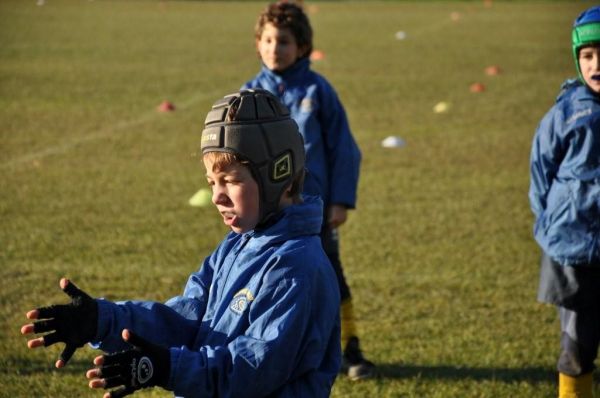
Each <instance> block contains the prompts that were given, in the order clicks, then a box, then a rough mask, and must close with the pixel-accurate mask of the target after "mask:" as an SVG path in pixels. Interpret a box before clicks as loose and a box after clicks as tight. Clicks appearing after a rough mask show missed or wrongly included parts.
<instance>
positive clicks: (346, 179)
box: [242, 58, 361, 209]
mask: <svg viewBox="0 0 600 398" xmlns="http://www.w3.org/2000/svg"><path fill="white" fill-rule="evenodd" d="M248 88H262V89H265V90H268V91H270V92H271V93H273V95H275V96H277V97H278V98H279V100H280V101H281V102H283V103H284V104H285V105H286V106H287V107H288V108H289V110H290V112H291V116H292V119H294V120H295V121H296V123H298V127H299V129H300V133H301V134H302V137H303V138H304V148H305V150H306V168H307V169H308V173H307V175H306V179H305V181H304V193H305V194H308V195H319V196H321V198H322V199H323V202H324V205H325V207H328V206H330V205H334V204H338V205H344V206H346V207H347V208H351V209H353V208H355V207H356V191H357V187H358V174H359V168H360V160H361V154H360V150H359V149H358V146H357V145H356V142H355V141H354V138H353V137H352V133H351V131H350V126H349V124H348V119H347V117H346V112H345V110H344V107H343V106H342V104H341V102H340V100H339V99H338V96H337V94H336V92H335V90H334V89H333V87H332V86H331V85H330V84H329V83H328V82H327V80H325V78H324V77H323V76H321V75H319V74H318V73H316V72H314V71H312V70H310V60H309V59H308V58H301V59H300V60H298V61H297V62H296V63H295V64H294V65H292V66H291V67H290V68H289V69H287V70H285V71H284V72H283V73H280V74H279V73H275V72H273V71H271V70H269V68H267V67H266V66H265V65H263V66H262V69H261V71H260V73H259V74H258V75H256V77H255V78H254V79H252V80H250V81H249V82H247V83H246V84H244V85H243V86H242V89H248Z"/></svg>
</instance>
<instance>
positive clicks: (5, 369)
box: [0, 358, 94, 376]
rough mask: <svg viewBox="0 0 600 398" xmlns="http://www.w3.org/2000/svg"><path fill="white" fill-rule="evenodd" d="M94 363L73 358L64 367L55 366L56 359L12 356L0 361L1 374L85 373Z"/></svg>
mask: <svg viewBox="0 0 600 398" xmlns="http://www.w3.org/2000/svg"><path fill="white" fill-rule="evenodd" d="M93 367H94V365H93V364H92V361H91V359H90V360H83V359H79V360H78V359H71V360H70V361H69V363H67V366H65V367H64V368H62V369H57V368H55V367H54V360H52V361H49V362H48V363H46V362H41V361H39V360H31V359H26V358H12V359H11V360H8V361H2V362H0V375H1V374H6V375H22V376H28V375H34V374H49V373H53V372H56V373H57V374H71V375H85V372H86V371H87V370H88V369H91V368H93Z"/></svg>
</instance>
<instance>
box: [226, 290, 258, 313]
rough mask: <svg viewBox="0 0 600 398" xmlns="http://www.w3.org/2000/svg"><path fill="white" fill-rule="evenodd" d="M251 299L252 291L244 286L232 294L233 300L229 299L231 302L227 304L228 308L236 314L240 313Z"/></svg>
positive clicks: (252, 298) (252, 297)
mask: <svg viewBox="0 0 600 398" xmlns="http://www.w3.org/2000/svg"><path fill="white" fill-rule="evenodd" d="M253 300H254V296H253V295H252V292H250V290H248V289H246V288H244V289H242V290H240V291H239V292H237V293H236V294H235V295H234V296H233V300H231V304H229V309H230V310H231V311H233V312H235V313H236V314H238V315H241V314H242V313H243V312H244V311H245V310H246V308H248V305H249V304H250V302H252V301H253Z"/></svg>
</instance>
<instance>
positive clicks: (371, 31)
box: [0, 0, 593, 398]
mask: <svg viewBox="0 0 600 398" xmlns="http://www.w3.org/2000/svg"><path fill="white" fill-rule="evenodd" d="M307 5H308V6H309V10H310V17H311V20H312V22H313V27H314V29H315V48H317V49H320V50H322V51H323V52H324V53H325V59H324V60H322V61H319V62H318V63H315V64H314V68H315V69H316V70H318V71H319V72H322V73H323V74H324V75H325V76H326V77H328V79H329V80H330V81H331V82H332V83H333V84H334V86H335V87H336V88H337V89H338V92H339V94H340V96H341V98H342V100H343V102H344V104H345V106H346V108H347V112H348V114H349V118H350V122H351V125H352V128H353V131H354V134H355V136H356V139H357V140H358V142H359V144H360V146H361V149H362V152H363V166H362V171H361V183H360V192H359V202H358V210H357V211H355V212H353V213H352V214H351V217H350V220H349V222H348V223H347V225H346V226H344V227H343V229H342V230H341V233H342V255H343V262H344V267H345V269H346V272H347V278H348V281H349V283H350V285H351V287H352V291H353V295H354V299H355V308H356V311H357V315H358V318H359V319H358V320H359V324H358V326H359V330H360V334H361V337H362V343H363V346H364V350H365V353H366V355H367V356H368V358H370V359H371V360H373V361H374V362H376V363H377V365H378V370H379V377H378V378H376V379H374V380H371V381H366V382H361V383H351V382H349V381H348V380H347V379H345V378H343V377H340V378H339V379H338V381H336V384H335V386H334V389H333V394H332V396H333V397H415V398H416V397H444V398H447V397H528V398H529V397H549V396H552V395H553V394H554V392H555V389H556V381H555V378H556V376H555V373H554V370H553V368H554V363H555V359H556V355H557V348H558V322H557V320H556V316H555V311H554V309H553V308H551V307H547V306H542V305H540V304H538V303H536V301H535V291H536V287H537V271H538V265H537V261H538V249H537V246H536V245H535V243H534V242H533V239H532V237H531V223H532V217H531V214H530V211H529V207H528V202H527V189H528V156H529V148H530V142H531V138H532V134H533V131H534V129H535V127H536V125H537V123H538V121H539V119H540V118H541V117H542V115H543V114H544V113H545V112H546V111H547V109H548V108H549V107H550V106H551V104H552V102H553V98H554V97H555V95H556V93H557V92H558V87H559V85H560V84H561V82H562V81H563V80H564V79H565V78H567V77H570V76H572V75H573V74H574V68H573V62H572V60H571V58H570V45H569V38H570V36H569V30H570V26H571V23H572V20H573V19H574V18H575V17H576V15H577V14H578V13H579V12H580V11H582V10H583V9H585V8H587V7H589V6H591V5H593V2H591V1H580V2H577V1H570V2H556V1H552V2H540V1H534V2H497V1H495V2H493V3H491V6H486V4H485V3H484V2H483V1H470V2H399V3H394V2H382V3H378V2H351V3H344V2H333V3H327V2H319V3H311V2H308V3H307ZM263 6H264V3H251V2H243V3H235V2H226V3H209V2H191V1H181V2H171V1H168V2H160V1H113V2H109V1H88V0H80V1H75V0H73V1H66V0H65V1H59V0H46V2H45V4H44V5H43V6H38V5H37V4H36V0H27V1H24V0H3V1H2V2H0V178H1V181H2V188H1V190H0V220H1V225H2V227H1V228H0V278H1V280H2V285H1V289H0V386H1V388H0V396H2V397H42V396H49V397H50V396H52V397H55V396H88V397H99V396H101V394H100V393H99V392H97V391H96V392H94V391H91V390H89V389H88V388H87V387H86V381H85V378H84V377H83V373H84V371H85V369H87V367H88V365H89V364H90V361H91V359H92V358H93V357H94V356H95V353H94V352H93V350H91V349H89V348H85V349H84V350H81V351H79V352H78V353H77V354H76V357H75V359H74V360H73V362H72V364H71V366H69V367H68V368H66V369H64V370H61V371H56V370H53V368H52V363H53V361H54V359H55V357H56V356H57V355H58V352H59V348H58V347H53V348H51V349H47V350H41V349H40V350H36V351H29V350H27V348H26V345H25V342H26V339H25V338H24V337H22V336H21V335H20V334H19V328H20V326H21V325H22V324H23V323H24V322H25V321H26V320H25V317H24V313H25V312H26V311H27V310H29V309H31V308H33V307H35V306H38V305H45V304H50V303H55V302H59V301H61V300H63V299H64V298H63V296H62V293H61V292H60V291H59V289H58V287H57V284H58V280H59V278H60V277H61V276H68V277H70V278H72V279H73V280H74V281H75V282H76V283H77V284H79V285H80V286H81V287H82V288H84V289H86V290H87V291H89V293H90V294H92V295H94V296H103V297H106V298H109V299H123V298H143V299H153V300H165V299H167V298H169V297H171V296H173V295H176V294H179V293H180V291H181V289H182V287H183V285H184V283H185V280H186V278H187V275H188V274H189V273H191V272H192V271H194V270H195V269H196V268H197V266H198V263H199V262H200V261H201V260H202V258H204V257H205V256H206V255H208V254H209V253H210V251H211V250H212V249H213V248H214V247H215V245H216V244H217V243H218V242H219V241H220V239H221V238H222V236H223V235H224V234H225V232H226V229H225V227H224V226H223V225H222V222H221V221H220V218H219V217H218V215H217V214H216V212H215V211H214V210H213V209H211V208H194V207H190V206H189V205H188V204H187V201H188V199H189V198H190V197H191V196H192V195H193V194H194V193H195V192H196V191H197V190H198V189H200V188H202V187H204V186H205V182H204V178H203V170H202V168H201V167H200V165H199V159H198V158H197V157H195V156H194V153H195V151H196V148H197V146H198V144H199V135H200V131H201V128H202V123H203V120H204V116H205V115H206V112H207V111H208V109H209V108H210V105H211V104H212V102H213V101H214V100H216V99H217V98H219V97H221V96H222V95H224V94H226V93H228V92H232V91H235V90H236V89H237V88H238V87H239V86H240V85H241V84H242V83H243V82H244V81H246V80H247V79H249V78H250V77H251V76H252V75H253V74H254V73H255V72H256V71H257V70H258V60H257V57H256V54H255V51H254V49H253V25H254V21H255V18H256V16H257V14H258V12H259V11H260V10H261V9H262V8H263ZM452 16H453V17H454V18H452ZM398 31H403V32H405V33H406V39H405V40H397V39H396V37H395V34H396V32H398ZM489 65H499V66H500V68H501V71H502V73H501V74H500V75H498V76H487V75H486V74H485V73H484V69H485V68H486V67H487V66H489ZM474 82H481V83H483V84H484V85H485V86H486V88H487V90H486V91H484V92H483V93H479V94H474V93H471V92H470V91H469V85H470V84H471V83H474ZM165 99H168V100H170V101H172V102H173V103H174V104H175V106H176V107H177V109H176V111H175V112H173V113H170V114H164V113H158V112H156V110H155V109H156V107H157V106H158V104H160V103H161V102H162V101H163V100H165ZM441 101H446V102H449V103H450V104H451V107H450V110H449V111H448V112H446V113H442V114H435V113H434V112H433V111H432V109H433V107H434V105H435V104H436V103H438V102H441ZM389 135H397V136H400V137H402V138H403V139H404V140H405V141H406V146H405V147H403V148H399V149H386V148H382V147H381V145H380V142H381V140H382V139H384V138H385V137H387V136H389ZM136 395H138V396H169V395H168V394H166V393H164V392H162V391H160V390H158V389H156V390H153V391H149V392H143V393H137V394H136Z"/></svg>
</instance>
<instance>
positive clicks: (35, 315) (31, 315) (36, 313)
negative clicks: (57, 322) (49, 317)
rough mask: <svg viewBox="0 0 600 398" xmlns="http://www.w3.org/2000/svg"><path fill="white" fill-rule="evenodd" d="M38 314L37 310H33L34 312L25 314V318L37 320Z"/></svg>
mask: <svg viewBox="0 0 600 398" xmlns="http://www.w3.org/2000/svg"><path fill="white" fill-rule="evenodd" d="M38 314H39V311H38V310H37V309H35V310H31V311H29V312H27V314H25V316H26V317H27V319H38Z"/></svg>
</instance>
